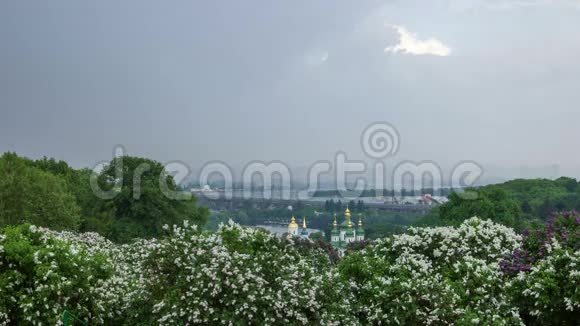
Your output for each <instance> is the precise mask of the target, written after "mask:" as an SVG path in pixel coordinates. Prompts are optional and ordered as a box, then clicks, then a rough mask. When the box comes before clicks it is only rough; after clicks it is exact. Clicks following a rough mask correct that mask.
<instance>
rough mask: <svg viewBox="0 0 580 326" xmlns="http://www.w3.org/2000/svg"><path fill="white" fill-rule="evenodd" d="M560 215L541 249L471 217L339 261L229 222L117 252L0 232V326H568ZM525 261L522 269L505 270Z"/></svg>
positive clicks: (70, 238)
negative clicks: (74, 325) (75, 323)
mask: <svg viewBox="0 0 580 326" xmlns="http://www.w3.org/2000/svg"><path fill="white" fill-rule="evenodd" d="M565 216H566V217H567V218H566V220H564V221H562V220H554V222H553V223H552V226H550V224H549V225H548V226H547V230H548V232H547V233H543V234H542V236H541V237H536V238H535V239H540V240H541V242H537V241H536V240H534V241H536V242H528V239H531V238H530V237H529V236H525V237H524V240H523V242H522V237H520V236H519V235H517V234H516V233H515V232H514V231H513V230H512V229H510V228H507V227H504V226H501V225H499V224H495V223H492V222H490V221H483V220H480V219H478V218H471V219H469V220H466V221H465V222H464V223H462V224H461V225H460V226H458V227H438V228H411V229H409V230H408V232H407V233H406V234H401V235H394V236H391V237H389V238H386V239H382V240H378V241H375V242H371V243H365V244H364V245H360V246H359V247H358V248H355V247H351V248H350V249H351V250H349V252H348V254H347V256H346V257H344V258H342V259H341V260H339V261H338V262H337V256H336V253H335V252H334V251H333V250H332V249H331V248H328V247H327V246H325V245H323V244H320V243H314V242H310V241H309V240H299V241H295V240H289V239H282V238H279V237H276V236H275V235H273V234H270V233H268V232H267V231H264V230H262V229H253V228H245V227H240V226H239V225H236V224H234V223H229V224H227V225H222V226H221V227H220V228H219V230H218V231H217V232H215V233H208V232H202V231H200V230H197V228H196V227H195V226H190V225H188V224H187V223H185V224H184V225H182V226H172V227H166V235H165V236H164V237H162V238H160V239H152V240H136V241H134V242H133V243H130V244H124V245H118V244H114V243H112V242H110V241H108V240H106V239H104V238H103V237H101V236H99V235H98V234H95V233H83V234H77V233H72V232H55V231H51V230H48V229H44V228H36V227H34V226H29V225H22V226H16V227H8V228H5V229H3V230H2V231H0V324H36V325H40V324H58V323H59V322H60V316H61V314H62V312H63V311H64V310H65V309H66V310H68V311H70V312H72V313H73V314H75V315H76V316H78V317H79V318H80V319H81V320H83V321H85V322H87V323H88V324H91V325H98V324H114V325H159V324H162V325H166V324H167V325H186V324H190V325H194V324H203V325H206V324H218V323H219V324H226V325H251V324H259V325H282V324H283V325H286V324H300V325H305V324H308V325H310V324H318V325H329V324H332V325H357V324H411V325H423V324H426V325H427V324H435V325H446V324H458V325H474V324H480V325H521V324H522V323H524V324H529V325H550V324H551V325H574V324H575V323H576V321H577V320H578V316H579V313H580V293H579V287H578V284H580V272H579V268H578V266H579V263H580V262H579V260H580V252H579V251H578V248H577V243H578V241H577V231H578V229H577V225H576V224H573V223H578V219H577V216H576V215H575V214H573V215H565ZM534 248H538V250H534ZM524 251H526V252H529V253H531V255H533V256H534V257H535V259H534V260H533V261H532V262H529V268H527V269H525V270H517V271H515V272H514V271H512V270H509V271H507V272H506V268H505V267H506V266H507V264H508V263H509V264H511V263H512V262H513V260H509V259H507V258H506V257H508V258H510V259H511V258H513V255H514V253H518V252H524ZM539 253H541V254H539ZM502 259H503V260H502ZM500 262H501V263H500ZM506 262H507V263H506ZM516 263H517V262H516Z"/></svg>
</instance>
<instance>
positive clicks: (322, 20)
mask: <svg viewBox="0 0 580 326" xmlns="http://www.w3.org/2000/svg"><path fill="white" fill-rule="evenodd" d="M579 58H580V1H579V0H575V1H574V0H561V1H547V0H544V1H541V0H529V1H527V0H514V1H510V0H505V1H487V0H479V1H471V0H461V1H459V0H457V1H437V0H435V1H425V0H420V1H413V0H404V1H361V0H359V1H337V0H333V1H330V0H328V1H312V0H293V1H249V0H244V1H227V2H226V1H146V0H132V1H116V0H115V1H112V0H98V1H77V0H67V1H64V0H52V1H41V0H38V1H28V0H2V1H1V2H0V151H1V152H3V151H7V150H10V151H16V152H18V153H19V154H22V155H26V156H30V157H39V156H42V155H48V156H54V157H57V158H59V159H64V160H67V161H69V162H71V163H72V164H73V165H74V166H92V165H93V164H94V163H95V162H97V161H101V160H106V159H110V157H111V151H112V149H113V146H114V145H115V144H122V145H123V146H125V148H126V149H127V150H128V152H129V154H132V155H140V156H147V157H151V158H154V159H157V160H159V161H162V162H165V161H169V160H181V161H185V162H188V163H190V164H192V166H193V167H196V166H200V165H201V164H203V163H204V162H207V161H211V160H223V161H226V162H229V163H231V164H233V165H234V166H239V165H242V164H244V163H246V162H248V161H250V160H282V161H286V162H288V163H290V164H293V165H298V166H307V165H309V164H310V163H311V162H313V161H316V160H322V159H331V158H332V157H333V155H334V153H335V152H336V151H338V150H342V151H345V152H346V153H347V154H348V157H349V158H353V159H354V158H364V157H365V156H364V155H363V153H362V151H361V148H360V143H359V142H360V134H361V132H362V130H363V129H364V128H365V126H367V125H369V124H371V123H373V122H375V121H388V122H390V123H391V124H393V125H394V126H395V127H396V128H397V129H398V131H399V133H400V136H401V145H400V151H399V153H398V155H397V157H396V159H397V160H403V159H408V160H433V161H437V162H442V163H443V164H453V163H454V162H456V161H460V160H475V161H477V162H480V163H481V164H483V165H484V166H490V168H491V167H513V166H516V167H517V166H523V165H527V166H548V165H553V164H558V165H559V166H561V167H562V169H564V171H567V172H568V171H572V172H569V173H576V172H575V171H577V169H574V167H576V166H580V150H579V148H578V144H579V142H578V140H579V139H580V128H579V126H578V121H580V106H579V100H580V63H579ZM575 176H577V177H580V172H579V173H578V174H577V175H575Z"/></svg>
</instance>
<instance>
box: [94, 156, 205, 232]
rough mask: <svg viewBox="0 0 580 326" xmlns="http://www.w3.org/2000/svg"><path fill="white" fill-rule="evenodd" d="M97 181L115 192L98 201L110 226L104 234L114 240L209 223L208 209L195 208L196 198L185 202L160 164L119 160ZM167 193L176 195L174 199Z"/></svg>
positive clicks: (135, 159) (130, 159)
mask: <svg viewBox="0 0 580 326" xmlns="http://www.w3.org/2000/svg"><path fill="white" fill-rule="evenodd" d="M98 182H99V185H100V187H101V188H102V189H106V190H111V189H113V190H114V191H115V192H116V194H115V196H114V198H112V199H104V200H101V201H99V207H98V208H97V211H99V212H100V213H101V214H102V215H101V216H102V217H104V221H105V222H106V223H107V227H105V230H106V231H105V234H106V235H107V237H108V238H110V239H112V240H115V241H119V242H127V241H129V240H131V239H132V238H134V237H139V238H151V237H157V236H159V235H160V234H161V228H162V226H163V225H165V224H170V225H173V224H181V223H183V221H189V222H192V223H194V224H197V225H203V224H205V223H206V222H207V216H208V210H207V209H206V208H204V207H198V206H196V205H195V197H193V196H192V197H191V198H189V199H186V198H185V197H184V194H182V193H181V190H180V189H179V188H178V187H177V185H176V184H175V181H174V180H173V178H172V177H171V176H169V175H167V174H166V172H165V170H164V167H163V165H161V164H160V163H159V162H156V161H153V160H149V159H145V158H139V157H130V156H124V157H121V158H116V159H114V160H112V161H111V162H110V164H109V165H108V166H107V167H106V168H105V169H104V170H103V171H102V172H101V174H100V175H99V177H98ZM163 189H166V190H165V192H164V190H163ZM167 192H173V193H176V194H177V195H176V197H175V198H172V197H171V196H168V195H167ZM107 215H108V216H109V217H107ZM99 222H100V221H93V223H91V224H89V225H87V226H86V229H87V230H92V229H93V228H95V225H94V224H97V227H98V224H99Z"/></svg>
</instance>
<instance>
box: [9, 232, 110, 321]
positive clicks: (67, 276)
mask: <svg viewBox="0 0 580 326" xmlns="http://www.w3.org/2000/svg"><path fill="white" fill-rule="evenodd" d="M113 275H114V268H113V266H112V264H111V263H110V261H109V260H108V259H107V257H106V256H105V255H102V254H100V253H90V252H89V250H88V248H87V247H85V246H82V245H73V244H71V243H68V242H66V241H63V240H61V239H58V238H56V237H53V236H50V235H49V234H48V233H46V232H44V230H43V229H38V228H36V227H35V226H30V225H20V226H16V227H7V228H5V229H4V230H3V231H2V234H1V235H0V293H1V295H0V324H9V323H10V324H33V325H42V324H56V323H58V322H59V321H60V314H61V313H62V312H63V311H64V310H65V309H68V310H69V311H71V312H73V313H74V314H75V315H77V316H78V317H79V318H80V319H81V320H85V321H90V322H91V323H93V324H103V323H105V322H106V321H107V319H108V318H109V317H110V316H112V313H111V312H112V311H113V309H114V307H113V304H114V302H111V301H110V300H109V297H108V295H107V291H108V289H107V281H108V280H109V279H111V278H112V277H113Z"/></svg>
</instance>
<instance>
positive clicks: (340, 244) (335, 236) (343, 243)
mask: <svg viewBox="0 0 580 326" xmlns="http://www.w3.org/2000/svg"><path fill="white" fill-rule="evenodd" d="M344 218H345V219H344V222H342V223H341V224H340V226H339V225H338V223H337V222H336V214H334V222H333V224H332V232H331V234H330V243H331V244H332V246H333V247H334V248H335V249H336V250H338V251H339V252H340V253H341V254H344V252H345V251H346V247H347V245H348V244H349V243H351V242H355V241H363V240H364V239H365V230H364V228H363V224H362V218H361V217H360V216H359V219H358V227H357V228H356V229H355V227H354V224H353V223H352V220H351V215H350V210H349V209H348V207H347V208H346V210H345V211H344Z"/></svg>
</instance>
